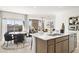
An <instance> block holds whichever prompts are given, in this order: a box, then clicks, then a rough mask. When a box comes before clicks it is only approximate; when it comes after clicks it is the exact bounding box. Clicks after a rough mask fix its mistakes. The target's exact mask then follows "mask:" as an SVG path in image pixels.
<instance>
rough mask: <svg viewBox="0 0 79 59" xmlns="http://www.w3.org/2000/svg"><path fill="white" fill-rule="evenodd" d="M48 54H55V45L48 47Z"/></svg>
mask: <svg viewBox="0 0 79 59" xmlns="http://www.w3.org/2000/svg"><path fill="white" fill-rule="evenodd" d="M48 53H54V45H50V46H48Z"/></svg>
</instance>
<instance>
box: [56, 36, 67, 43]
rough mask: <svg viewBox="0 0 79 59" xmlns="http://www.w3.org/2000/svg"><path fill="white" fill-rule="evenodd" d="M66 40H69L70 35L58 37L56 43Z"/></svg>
mask: <svg viewBox="0 0 79 59" xmlns="http://www.w3.org/2000/svg"><path fill="white" fill-rule="evenodd" d="M64 40H68V36H63V37H60V38H57V39H56V43H58V42H61V41H64Z"/></svg>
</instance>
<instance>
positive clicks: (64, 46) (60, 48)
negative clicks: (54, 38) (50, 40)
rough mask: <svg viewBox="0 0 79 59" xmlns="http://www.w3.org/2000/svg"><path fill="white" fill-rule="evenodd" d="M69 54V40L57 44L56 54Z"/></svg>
mask: <svg viewBox="0 0 79 59" xmlns="http://www.w3.org/2000/svg"><path fill="white" fill-rule="evenodd" d="M67 52H68V40H65V41H62V42H59V43H57V44H56V53H67Z"/></svg>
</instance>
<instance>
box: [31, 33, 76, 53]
mask: <svg viewBox="0 0 79 59" xmlns="http://www.w3.org/2000/svg"><path fill="white" fill-rule="evenodd" d="M32 36H33V37H34V38H35V41H36V45H35V52H36V53H69V52H73V51H74V50H75V48H76V47H77V38H76V33H63V34H47V33H35V34H33V35H32ZM72 37H73V38H72Z"/></svg>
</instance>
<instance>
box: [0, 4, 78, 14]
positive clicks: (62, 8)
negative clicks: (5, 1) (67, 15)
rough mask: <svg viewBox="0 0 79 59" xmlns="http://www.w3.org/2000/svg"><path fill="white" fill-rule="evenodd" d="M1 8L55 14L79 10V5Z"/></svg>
mask: <svg viewBox="0 0 79 59" xmlns="http://www.w3.org/2000/svg"><path fill="white" fill-rule="evenodd" d="M0 10H3V11H10V12H16V13H22V14H54V13H57V12H65V11H72V10H79V6H0Z"/></svg>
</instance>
